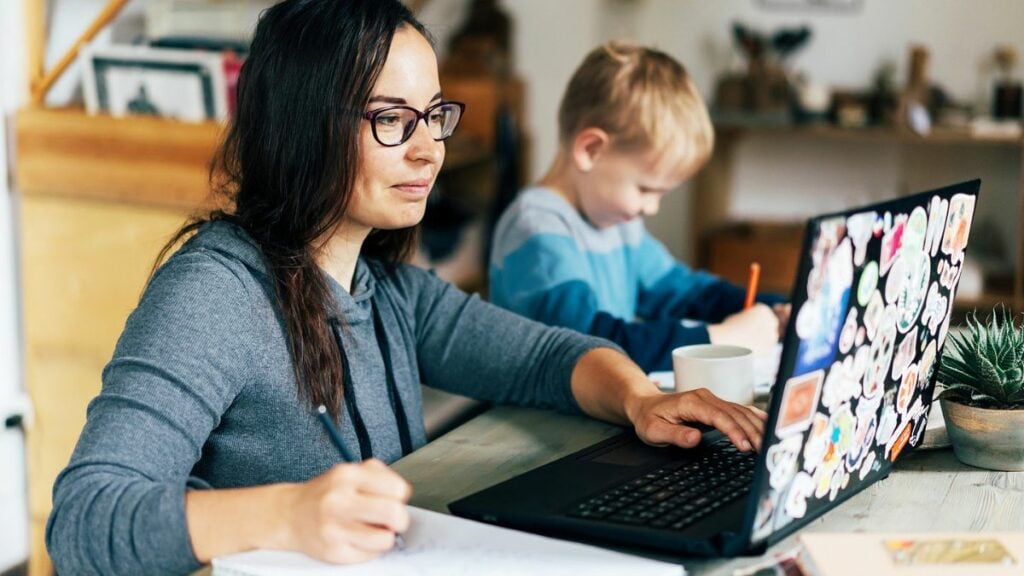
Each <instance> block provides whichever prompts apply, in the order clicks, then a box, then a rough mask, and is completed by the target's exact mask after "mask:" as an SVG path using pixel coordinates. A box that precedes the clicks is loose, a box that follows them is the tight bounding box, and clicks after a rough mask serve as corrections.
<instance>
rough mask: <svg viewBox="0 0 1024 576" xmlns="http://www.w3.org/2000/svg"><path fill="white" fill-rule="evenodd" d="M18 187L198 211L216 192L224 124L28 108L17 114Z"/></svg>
mask: <svg viewBox="0 0 1024 576" xmlns="http://www.w3.org/2000/svg"><path fill="white" fill-rule="evenodd" d="M15 124H16V133H17V146H18V163H17V168H16V177H17V180H18V188H19V189H20V190H21V192H22V194H25V195H46V196H64V197H79V198H91V199H98V200H112V201H123V202H130V203H133V204H140V205H150V206H159V207H169V208H178V209H185V210H192V209H195V208H197V207H198V206H200V205H201V204H202V203H203V202H204V200H205V199H206V198H207V196H208V190H209V183H208V181H209V176H208V174H209V163H210V159H211V158H212V157H213V153H214V151H215V149H216V147H217V145H218V143H219V141H220V138H221V134H222V131H223V125H221V124H218V123H203V124H188V123H184V122H177V121H172V120H164V119H159V118H144V117H136V118H129V119H121V118H113V117H110V116H89V115H88V114H86V113H85V111H84V110H82V109H75V108H68V109H47V108H25V109H22V110H20V111H19V112H18V113H17V116H16V120H15Z"/></svg>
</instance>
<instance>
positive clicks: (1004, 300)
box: [953, 292, 1017, 314]
mask: <svg viewBox="0 0 1024 576" xmlns="http://www.w3.org/2000/svg"><path fill="white" fill-rule="evenodd" d="M1000 304H1004V305H1006V307H1007V308H1010V309H1013V308H1016V307H1017V302H1016V299H1015V298H1014V296H1013V294H1010V293H1009V292H1007V293H999V292H990V293H987V294H982V295H980V296H977V297H971V298H961V297H959V296H957V297H956V298H954V299H953V308H955V309H957V310H962V311H970V310H974V309H977V310H978V313H979V314H988V313H989V312H990V311H991V310H992V308H994V307H997V306H999V305H1000Z"/></svg>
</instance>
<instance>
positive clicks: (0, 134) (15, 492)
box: [0, 2, 28, 572]
mask: <svg viewBox="0 0 1024 576" xmlns="http://www.w3.org/2000/svg"><path fill="white" fill-rule="evenodd" d="M21 7H22V2H0V23H2V24H0V54H4V55H5V56H4V57H3V58H0V410H2V406H3V405H4V404H6V401H7V399H8V398H11V397H13V396H14V395H15V394H19V393H20V392H21V390H22V379H21V368H20V356H21V344H20V340H19V330H18V326H19V324H18V322H19V316H20V315H19V314H18V306H17V285H18V284H17V280H16V279H17V276H16V266H15V249H14V241H15V229H14V215H13V213H12V212H13V210H14V208H13V205H12V202H11V193H10V190H9V182H10V178H9V173H8V166H9V164H8V147H7V143H8V142H11V141H13V133H12V132H11V130H9V128H10V125H9V122H5V120H9V119H10V117H11V113H12V112H13V111H14V110H15V109H16V107H17V105H18V104H19V103H20V102H22V101H23V100H22V98H23V94H24V90H25V83H24V82H23V81H22V80H23V78H24V77H25V73H24V65H25V57H24V54H25V52H24V45H25V43H24V37H23V30H22V27H21V26H19V25H18V23H20V22H21ZM12 152H13V151H12ZM2 417H3V414H0V418H2ZM0 425H2V422H0ZM0 510H3V511H4V513H3V514H0V572H2V571H4V570H6V569H8V568H10V567H12V566H14V565H17V564H20V563H21V562H23V561H24V560H25V559H26V558H27V556H28V503H27V495H26V482H25V443H24V437H23V436H22V434H21V432H20V431H18V430H4V429H2V428H0Z"/></svg>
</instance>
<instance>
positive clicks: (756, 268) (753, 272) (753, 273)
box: [743, 262, 761, 308]
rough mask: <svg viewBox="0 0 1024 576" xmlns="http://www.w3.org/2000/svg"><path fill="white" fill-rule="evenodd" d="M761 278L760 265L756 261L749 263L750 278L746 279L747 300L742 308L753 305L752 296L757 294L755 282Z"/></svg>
mask: <svg viewBox="0 0 1024 576" xmlns="http://www.w3.org/2000/svg"><path fill="white" fill-rule="evenodd" d="M760 279H761V265H760V264H758V263H757V262H751V263H750V279H748V280H747V301H746V302H744V303H743V308H750V307H751V306H753V305H754V298H755V297H756V296H757V282H758V280H760Z"/></svg>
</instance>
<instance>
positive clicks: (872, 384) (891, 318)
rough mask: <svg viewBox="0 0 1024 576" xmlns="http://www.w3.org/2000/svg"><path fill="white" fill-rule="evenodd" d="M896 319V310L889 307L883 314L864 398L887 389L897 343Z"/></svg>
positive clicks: (874, 343)
mask: <svg viewBox="0 0 1024 576" xmlns="http://www.w3.org/2000/svg"><path fill="white" fill-rule="evenodd" d="M895 317H896V310H895V308H894V307H893V306H889V307H887V308H886V309H885V312H884V313H883V314H882V320H881V321H880V323H881V326H880V327H879V328H878V335H877V337H876V338H875V339H874V341H873V342H871V352H870V354H871V355H870V357H869V359H868V371H867V374H866V375H865V376H864V396H865V397H866V398H873V397H875V396H877V395H878V394H880V393H881V392H882V390H883V388H884V387H885V379H886V376H888V374H889V365H890V363H891V362H892V352H893V347H894V346H895V341H896V318H895Z"/></svg>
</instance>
